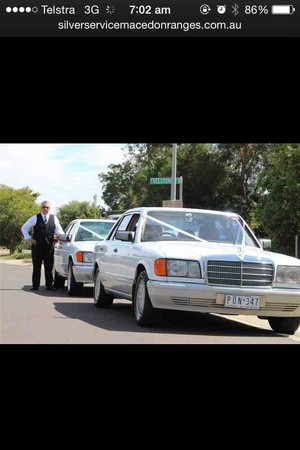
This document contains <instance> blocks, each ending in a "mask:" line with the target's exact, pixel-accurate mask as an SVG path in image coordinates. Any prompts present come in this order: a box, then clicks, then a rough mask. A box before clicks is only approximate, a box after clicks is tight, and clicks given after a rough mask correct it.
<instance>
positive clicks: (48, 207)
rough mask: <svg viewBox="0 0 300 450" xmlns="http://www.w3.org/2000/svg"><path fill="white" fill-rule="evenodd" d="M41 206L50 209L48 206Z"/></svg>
mask: <svg viewBox="0 0 300 450" xmlns="http://www.w3.org/2000/svg"><path fill="white" fill-rule="evenodd" d="M42 208H45V209H50V206H42Z"/></svg>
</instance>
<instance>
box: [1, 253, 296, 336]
mask: <svg viewBox="0 0 300 450" xmlns="http://www.w3.org/2000/svg"><path fill="white" fill-rule="evenodd" d="M31 271H32V266H31V263H29V262H22V261H21V262H18V261H14V262H7V261H6V262H4V261H0V300H1V335H0V342H1V344H273V345H274V344H299V343H300V330H298V331H297V333H296V334H295V335H294V336H285V335H279V334H276V333H274V332H273V331H272V330H271V328H270V327H269V325H268V322H267V321H263V320H260V319H257V318H251V317H248V316H234V318H232V317H230V316H226V317H225V316H219V315H212V314H204V315H202V314H191V313H180V314H179V313H177V312H176V313H175V312H169V313H168V314H167V316H166V318H165V321H164V323H162V324H160V325H158V326H157V327H152V328H141V327H139V326H138V325H136V323H135V321H134V318H133V315H132V312H131V304H130V303H129V302H127V301H125V300H115V301H114V303H113V306H112V308H111V309H108V310H105V309H98V308H96V307H95V306H94V304H93V298H92V288H91V287H85V288H84V291H83V294H82V295H81V296H78V297H69V296H68V295H67V292H66V289H63V290H62V289H61V290H57V291H54V292H51V291H46V290H45V287H44V286H43V285H42V286H41V288H40V290H39V291H34V292H32V291H30V287H31ZM42 283H43V274H42Z"/></svg>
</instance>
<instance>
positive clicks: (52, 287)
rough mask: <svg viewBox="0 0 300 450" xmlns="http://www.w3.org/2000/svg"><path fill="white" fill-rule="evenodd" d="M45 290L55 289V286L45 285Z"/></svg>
mask: <svg viewBox="0 0 300 450" xmlns="http://www.w3.org/2000/svg"><path fill="white" fill-rule="evenodd" d="M46 291H56V287H54V286H47V287H46Z"/></svg>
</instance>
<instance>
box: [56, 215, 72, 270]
mask: <svg viewBox="0 0 300 450" xmlns="http://www.w3.org/2000/svg"><path fill="white" fill-rule="evenodd" d="M76 228H77V222H71V223H70V224H69V225H68V226H67V228H66V231H65V235H66V237H67V240H66V241H62V240H60V239H59V240H58V242H57V244H56V248H55V256H54V258H55V270H56V271H57V272H58V273H59V274H61V275H63V276H64V277H67V276H68V260H69V255H70V251H71V250H70V248H71V246H72V245H73V244H72V242H71V240H72V236H73V235H74V232H75V230H76Z"/></svg>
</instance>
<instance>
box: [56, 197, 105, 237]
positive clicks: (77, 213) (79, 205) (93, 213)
mask: <svg viewBox="0 0 300 450" xmlns="http://www.w3.org/2000/svg"><path fill="white" fill-rule="evenodd" d="M96 201H97V197H96V196H94V200H93V202H91V203H90V202H87V201H84V202H79V201H77V200H72V201H71V202H69V203H67V204H66V205H63V206H61V207H60V208H58V211H57V217H58V219H59V221H60V224H61V226H62V228H64V229H65V228H66V226H67V225H68V224H69V223H70V222H72V220H74V219H98V218H99V215H100V214H101V211H100V207H98V206H97V205H96Z"/></svg>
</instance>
